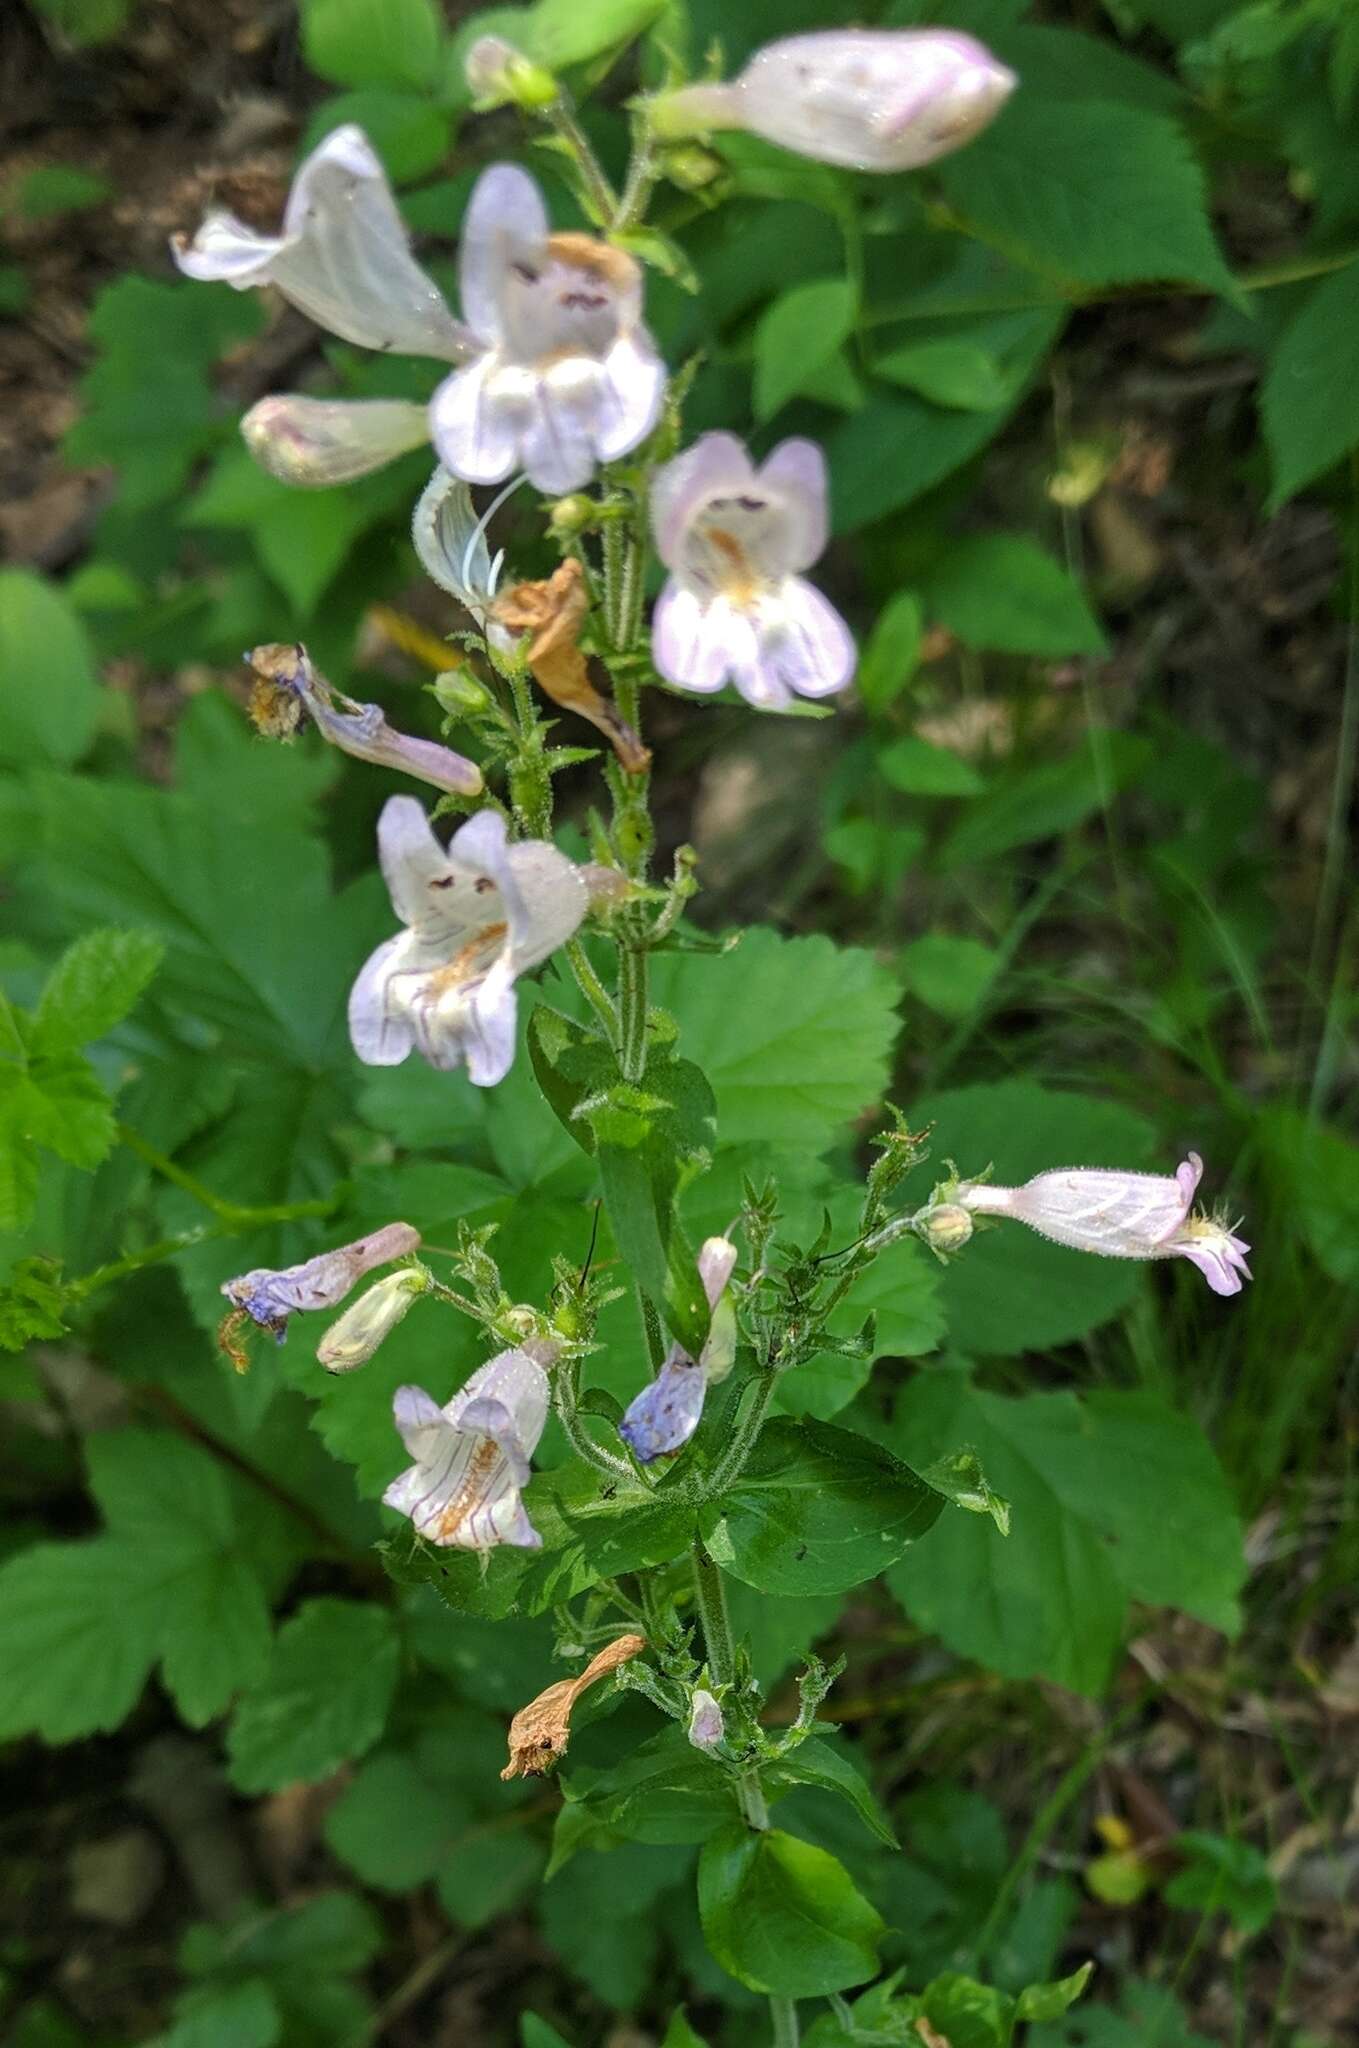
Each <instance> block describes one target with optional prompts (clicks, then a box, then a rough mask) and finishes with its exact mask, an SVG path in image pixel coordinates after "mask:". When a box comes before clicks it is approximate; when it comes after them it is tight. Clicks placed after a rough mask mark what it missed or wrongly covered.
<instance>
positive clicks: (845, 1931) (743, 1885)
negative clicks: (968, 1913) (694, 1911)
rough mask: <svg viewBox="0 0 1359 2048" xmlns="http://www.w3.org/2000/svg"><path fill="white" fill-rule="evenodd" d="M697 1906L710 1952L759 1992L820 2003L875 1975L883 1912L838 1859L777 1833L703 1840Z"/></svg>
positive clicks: (736, 1829)
mask: <svg viewBox="0 0 1359 2048" xmlns="http://www.w3.org/2000/svg"><path fill="white" fill-rule="evenodd" d="M698 1907H699V1913H700V1916H701V1918H702V1921H703V1933H704V1936H705V1938H706V1940H707V1943H708V1946H709V1948H710V1949H711V1950H712V1952H713V1954H714V1955H715V1956H716V1957H717V1960H718V1962H719V1963H721V1965H722V1967H723V1969H724V1970H727V1971H729V1972H730V1974H731V1975H732V1976H733V1977H735V1978H736V1979H737V1981H738V1982H739V1983H741V1984H745V1985H746V1986H748V1988H749V1989H750V1990H752V1991H761V1992H767V1993H769V1994H770V1995H771V1996H775V1997H781V1998H817V1997H823V1996H825V1994H826V1993H828V1992H831V1991H844V1990H846V1989H847V1988H848V1987H849V1986H850V1985H852V1984H862V1983H864V1982H865V1981H866V1980H867V1979H868V1978H869V1977H872V1976H873V1975H875V1973H876V1971H877V1968H878V1954H877V1945H878V1941H879V1939H880V1937H881V1935H882V1934H883V1932H884V1926H883V1922H882V1920H881V1919H880V1917H879V1916H878V1914H877V1913H876V1912H875V1911H874V1910H873V1908H872V1906H870V1905H869V1903H868V1901H867V1899H865V1898H864V1896H863V1895H862V1893H861V1892H859V1891H858V1890H857V1889H856V1888H855V1885H854V1883H853V1881H852V1879H851V1878H850V1875H849V1872H848V1871H847V1870H846V1869H845V1867H844V1865H843V1864H842V1863H840V1862H838V1861H837V1859H836V1858H835V1857H834V1856H831V1855H829V1854H828V1853H827V1852H826V1850H824V1849H817V1848H814V1847H813V1846H812V1844H811V1843H810V1842H800V1841H799V1840H798V1839H797V1837H796V1836H794V1835H787V1834H784V1833H783V1831H782V1830H781V1829H779V1828H771V1829H768V1830H765V1831H761V1830H757V1829H753V1828H750V1827H747V1826H746V1825H745V1824H744V1823H743V1822H739V1821H738V1822H734V1823H731V1824H729V1825H728V1826H727V1827H724V1828H722V1829H721V1830H720V1831H719V1832H718V1833H717V1834H715V1835H713V1836H712V1837H711V1838H710V1839H709V1840H708V1841H707V1842H705V1844H704V1846H703V1854H702V1856H701V1857H700V1858H699V1866H698Z"/></svg>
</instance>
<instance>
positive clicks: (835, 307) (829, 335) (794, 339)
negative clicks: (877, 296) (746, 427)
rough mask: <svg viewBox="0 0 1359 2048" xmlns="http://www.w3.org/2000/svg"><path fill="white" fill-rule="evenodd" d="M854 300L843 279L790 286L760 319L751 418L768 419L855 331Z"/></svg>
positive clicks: (852, 288) (756, 338)
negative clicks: (752, 416)
mask: <svg viewBox="0 0 1359 2048" xmlns="http://www.w3.org/2000/svg"><path fill="white" fill-rule="evenodd" d="M856 310H857V297H856V293H855V290H854V286H853V285H852V284H851V283H850V282H849V280H848V279H846V278H842V277H825V278H817V279H814V280H813V282H812V283H810V284H798V285H794V286H793V288H792V290H791V291H786V292H783V293H781V294H780V296H779V297H778V298H776V299H775V300H774V302H773V304H772V305H770V306H769V307H768V308H767V309H766V310H765V312H764V313H762V314H761V316H760V322H759V325H758V326H757V327H756V329H755V417H756V419H757V420H759V421H761V422H763V421H765V420H769V419H772V418H773V416H774V414H775V413H776V412H778V411H779V410H780V408H781V407H782V406H784V405H786V404H787V402H788V400H789V399H790V398H792V397H793V396H794V395H795V394H796V393H797V392H799V391H801V390H802V388H803V385H804V384H805V382H806V380H807V379H808V378H809V377H812V376H814V375H815V374H816V372H817V371H818V370H821V369H824V368H825V366H826V365H827V364H828V363H829V362H830V361H831V359H832V357H834V356H835V355H836V354H837V352H838V351H839V348H840V346H841V343H842V342H844V341H845V340H846V339H847V338H848V336H849V335H850V334H851V333H852V332H853V331H854V316H855V312H856Z"/></svg>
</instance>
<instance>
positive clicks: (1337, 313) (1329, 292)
mask: <svg viewBox="0 0 1359 2048" xmlns="http://www.w3.org/2000/svg"><path fill="white" fill-rule="evenodd" d="M1356 333H1359V263H1354V262H1352V263H1350V264H1348V265H1347V266H1346V268H1345V269H1344V270H1341V271H1339V272H1338V273H1337V274H1336V276H1334V277H1327V278H1323V279H1322V281H1321V283H1320V284H1318V285H1315V286H1314V287H1313V289H1312V291H1311V293H1310V295H1309V297H1308V299H1307V301H1306V303H1305V304H1304V306H1303V308H1302V311H1301V312H1300V313H1299V314H1298V315H1297V316H1296V318H1295V319H1294V320H1292V321H1291V322H1290V323H1289V325H1288V326H1287V327H1286V328H1285V329H1284V332H1283V335H1282V338H1281V339H1280V341H1279V343H1278V346H1277V347H1276V349H1275V350H1274V354H1273V358H1272V360H1271V362H1270V366H1269V370H1268V373H1267V374H1266V377H1265V381H1264V384H1263V385H1262V387H1261V391H1260V413H1261V418H1262V420H1263V423H1264V430H1265V443H1266V445H1267V447H1268V449H1269V457H1270V467H1271V469H1272V472H1273V478H1274V488H1273V490H1272V491H1271V492H1270V498H1269V507H1268V509H1269V510H1270V511H1271V512H1277V511H1278V509H1279V507H1280V505H1282V504H1284V503H1285V501H1286V500H1287V499H1289V498H1291V497H1292V496H1293V495H1294V493H1295V492H1296V491H1300V490H1301V489H1302V488H1303V486H1304V484H1310V483H1311V482H1313V480H1314V479H1315V478H1317V477H1319V476H1324V475H1325V474H1326V472H1327V471H1328V470H1331V469H1334V468H1335V466H1336V464H1337V463H1338V462H1339V461H1340V460H1341V459H1342V458H1343V457H1344V456H1345V455H1347V454H1348V453H1349V451H1350V449H1351V448H1353V447H1354V446H1355V444H1356V442H1359V379H1356V377H1355V375H1354V337H1355V335H1356Z"/></svg>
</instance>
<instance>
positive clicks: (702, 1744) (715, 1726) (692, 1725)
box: [689, 1685, 726, 1750]
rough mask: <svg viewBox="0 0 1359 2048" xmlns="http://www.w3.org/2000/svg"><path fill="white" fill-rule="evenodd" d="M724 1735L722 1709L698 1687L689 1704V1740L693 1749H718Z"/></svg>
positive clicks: (709, 1694) (710, 1695)
mask: <svg viewBox="0 0 1359 2048" xmlns="http://www.w3.org/2000/svg"><path fill="white" fill-rule="evenodd" d="M725 1733H726V1725H725V1723H724V1721H723V1719H722V1709H721V1707H720V1705H719V1704H718V1702H717V1701H716V1700H715V1699H714V1698H713V1696H712V1694H711V1693H710V1692H708V1691H707V1690H706V1688H705V1687H703V1686H701V1685H699V1686H696V1687H695V1688H694V1694H693V1697H692V1699H691V1700H690V1702H689V1740H690V1742H692V1743H693V1745H694V1748H695V1749H703V1750H713V1749H716V1748H718V1747H719V1745H720V1744H721V1741H722V1738H723V1736H724V1735H725Z"/></svg>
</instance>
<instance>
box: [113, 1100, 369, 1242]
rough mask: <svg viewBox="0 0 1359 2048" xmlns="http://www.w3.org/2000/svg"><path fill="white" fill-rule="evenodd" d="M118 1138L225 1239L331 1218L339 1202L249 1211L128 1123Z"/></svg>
mask: <svg viewBox="0 0 1359 2048" xmlns="http://www.w3.org/2000/svg"><path fill="white" fill-rule="evenodd" d="M118 1137H119V1140H120V1141H121V1143H123V1144H124V1145H126V1146H127V1148H128V1151H129V1152H135V1153H136V1155H137V1157H138V1158H139V1159H141V1160H144V1161H145V1163H146V1165H148V1166H149V1167H150V1168H151V1170H152V1172H153V1173H158V1174H159V1175H160V1177H161V1179H162V1180H168V1181H169V1182H170V1185H171V1186H172V1187H176V1188H179V1189H180V1190H181V1192H182V1193H184V1194H186V1195H191V1196H192V1197H193V1199H194V1201H195V1202H198V1203H200V1204H201V1205H202V1207H203V1208H205V1209H206V1210H208V1212H209V1213H210V1214H211V1215H213V1216H215V1217H216V1218H217V1220H218V1222H219V1223H220V1224H222V1226H223V1235H226V1236H229V1235H231V1233H232V1232H237V1231H245V1230H254V1229H255V1228H256V1227H257V1226H259V1225H261V1224H265V1223H295V1222H297V1221H298V1219H299V1218H301V1217H303V1216H331V1215H333V1214H334V1212H335V1209H336V1207H337V1205H338V1203H339V1196H338V1195H328V1196H326V1198H325V1199H324V1200H318V1201H312V1202H276V1203H274V1204H272V1205H271V1206H270V1207H267V1208H263V1209H256V1208H250V1207H247V1206H246V1205H244V1204H243V1203H240V1202H231V1201H228V1200H227V1199H226V1197H225V1196H223V1195H218V1194H214V1192H213V1190H212V1189H211V1188H210V1187H207V1186H205V1185H204V1183H203V1182H202V1181H201V1180H196V1179H195V1178H194V1176H193V1174H191V1173H186V1172H185V1171H184V1168H183V1167H182V1166H176V1164H175V1162H174V1160H173V1159H167V1158H166V1156H165V1154H164V1153H163V1152H158V1151H157V1150H156V1148H155V1146H154V1145H148V1143H147V1142H146V1139H145V1138H143V1137H142V1135H141V1134H140V1132H138V1131H134V1130H133V1129H132V1128H131V1126H130V1125H129V1124H119V1126H118Z"/></svg>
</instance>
